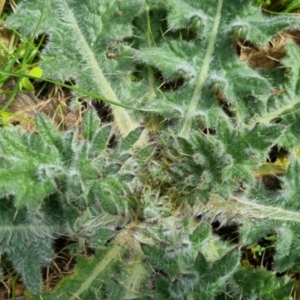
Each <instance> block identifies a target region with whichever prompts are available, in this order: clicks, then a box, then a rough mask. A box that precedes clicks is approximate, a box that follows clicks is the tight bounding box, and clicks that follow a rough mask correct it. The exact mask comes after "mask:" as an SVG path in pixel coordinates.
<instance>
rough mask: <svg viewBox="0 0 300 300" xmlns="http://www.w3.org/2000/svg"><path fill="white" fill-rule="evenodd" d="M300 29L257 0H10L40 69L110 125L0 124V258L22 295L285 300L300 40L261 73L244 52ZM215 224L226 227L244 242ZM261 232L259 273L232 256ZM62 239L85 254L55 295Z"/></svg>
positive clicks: (295, 248) (94, 121) (295, 249)
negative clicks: (266, 243)
mask: <svg viewBox="0 0 300 300" xmlns="http://www.w3.org/2000/svg"><path fill="white" fill-rule="evenodd" d="M299 25H300V21H299V17H298V16H297V15H293V14H291V15H279V16H277V15H276V16H265V15H263V13H262V11H261V10H260V8H259V7H257V6H254V5H253V4H252V1H227V2H225V1H222V0H218V1H215V2H212V1H193V0H188V1H183V0H164V1H160V0H158V1H140V0H130V1H115V2H113V1H108V0H105V1H102V2H101V4H100V3H99V4H98V3H95V2H94V1H91V0H84V1H81V2H78V1H73V0H60V1H58V0H53V1H40V0H35V1H25V0H23V1H21V2H20V4H19V7H18V10H17V12H16V13H15V14H14V15H12V16H11V17H10V18H8V20H7V22H6V26H8V27H9V28H13V29H16V30H18V31H19V32H20V34H21V35H22V36H23V37H24V38H26V37H28V36H31V35H32V34H33V33H37V34H45V35H46V36H47V39H48V41H47V44H46V45H45V48H44V50H43V51H42V55H41V57H42V58H41V61H40V63H39V65H40V67H41V69H42V70H43V72H44V77H45V78H49V79H50V80H58V81H69V80H72V81H73V82H75V83H76V86H77V87H79V88H81V89H82V90H88V91H90V92H92V93H97V94H99V95H101V96H102V97H104V98H106V99H108V100H112V101H114V103H115V105H111V106H110V109H111V114H112V118H113V121H112V122H111V123H104V122H102V123H101V121H100V120H99V118H98V116H97V113H96V111H95V110H94V109H92V108H89V109H88V110H87V111H86V112H85V115H84V119H83V123H82V128H81V129H80V132H78V131H77V130H75V129H74V130H69V131H66V132H59V131H58V129H57V128H56V127H55V126H54V125H53V124H51V121H50V120H48V119H47V117H45V116H43V115H37V118H36V127H37V132H25V133H24V132H22V131H21V130H20V129H19V128H17V127H16V128H3V129H2V130H1V132H0V155H1V162H0V173H1V176H0V197H1V200H2V203H3V205H2V207H1V210H0V211H1V216H2V217H1V218H0V222H1V227H0V228H1V229H2V232H3V233H2V237H1V244H0V245H1V246H0V251H1V252H0V253H1V255H4V254H6V255H7V256H8V257H9V259H10V260H11V262H12V264H13V266H14V268H15V269H16V270H17V271H18V272H19V273H20V274H21V275H22V278H23V280H24V283H25V285H26V287H27V288H28V290H29V293H30V297H31V298H32V299H56V298H59V299H109V300H111V299H157V300H159V299H162V300H163V299H189V300H190V299H228V297H230V298H231V299H256V298H262V299H292V298H293V295H294V293H295V291H296V288H297V286H296V284H295V282H294V281H293V280H292V279H291V278H290V277H289V276H287V275H283V277H280V278H279V277H277V276H276V274H277V273H280V274H285V273H286V272H287V271H291V272H297V270H298V268H299V263H300V257H299V249H300V248H299V247H300V246H299V245H300V237H299V229H300V228H299V226H300V224H299V220H300V215H299V204H298V203H299V201H298V195H299V191H298V187H299V182H298V181H299V180H298V177H299V176H298V174H299V171H300V162H299V158H298V156H297V151H298V147H299V144H300V141H299V134H298V123H299V119H300V115H299V109H298V107H299V97H298V96H297V95H298V94H299V81H298V75H299V67H300V60H299V59H300V58H299V49H298V46H297V45H296V44H295V43H294V42H292V41H289V42H287V43H286V55H285V57H284V58H282V59H281V60H280V62H279V63H278V67H277V68H275V69H271V70H270V69H268V70H267V69H263V68H261V69H253V68H251V67H250V66H248V64H247V63H246V62H243V61H241V60H240V59H239V56H238V52H239V45H241V44H247V43H248V44H249V45H250V44H251V45H256V47H258V48H259V47H260V46H263V45H265V44H266V43H268V42H269V41H270V40H271V38H272V36H274V35H275V34H278V33H282V32H284V31H288V30H289V31H293V30H296V28H298V27H299ZM266 59H268V55H266ZM269 59H270V58H269ZM271 59H272V58H271ZM277 91H282V92H280V93H279V92H277ZM73 96H74V99H73V101H76V99H77V98H78V97H81V98H83V97H84V96H85V95H84V93H79V92H78V91H77V92H74V95H73ZM124 106H126V107H132V108H134V109H132V110H130V109H128V108H127V109H126V108H124ZM275 146H276V147H279V148H280V147H283V148H284V149H285V150H286V151H287V153H288V161H289V162H288V167H287V170H286V172H285V173H284V174H283V175H282V177H281V178H280V182H281V186H280V188H278V189H275V190H274V189H273V190H270V189H269V188H268V186H266V185H264V184H263V183H262V181H261V180H260V176H257V175H255V174H258V173H259V172H258V171H257V170H260V168H261V167H262V166H263V165H264V164H265V163H266V160H267V158H268V156H269V154H270V152H271V150H272V149H274V148H275ZM268 175H272V174H271V173H270V174H268ZM214 221H218V222H219V224H220V226H224V225H232V224H234V225H235V226H236V227H237V228H238V234H239V237H238V243H236V244H235V243H232V242H229V241H224V240H223V239H221V238H220V237H219V236H218V235H215V234H214V233H213V230H212V227H211V223H212V222H214ZM268 235H273V236H274V237H275V241H274V245H273V247H274V250H275V251H276V254H275V256H274V261H273V262H272V265H270V266H269V269H267V268H262V269H255V267H247V266H245V265H243V264H241V258H242V255H243V253H242V249H243V247H244V246H247V245H249V244H251V243H257V242H258V241H259V240H260V239H261V238H263V237H266V236H268ZM60 236H67V237H70V238H71V239H72V240H77V241H78V243H79V244H81V245H83V244H87V245H89V247H91V248H93V249H94V251H95V255H93V256H92V257H87V258H86V257H79V258H78V259H77V261H76V268H75V270H74V274H73V275H71V276H66V277H65V278H63V279H62V280H61V282H60V283H59V284H58V285H57V286H56V288H55V289H54V291H53V292H52V293H50V294H49V293H45V292H43V289H42V280H41V276H40V268H41V267H42V266H44V265H47V264H48V263H49V262H50V261H51V260H52V258H53V256H54V253H53V250H52V243H53V241H54V239H56V238H58V237H60Z"/></svg>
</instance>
